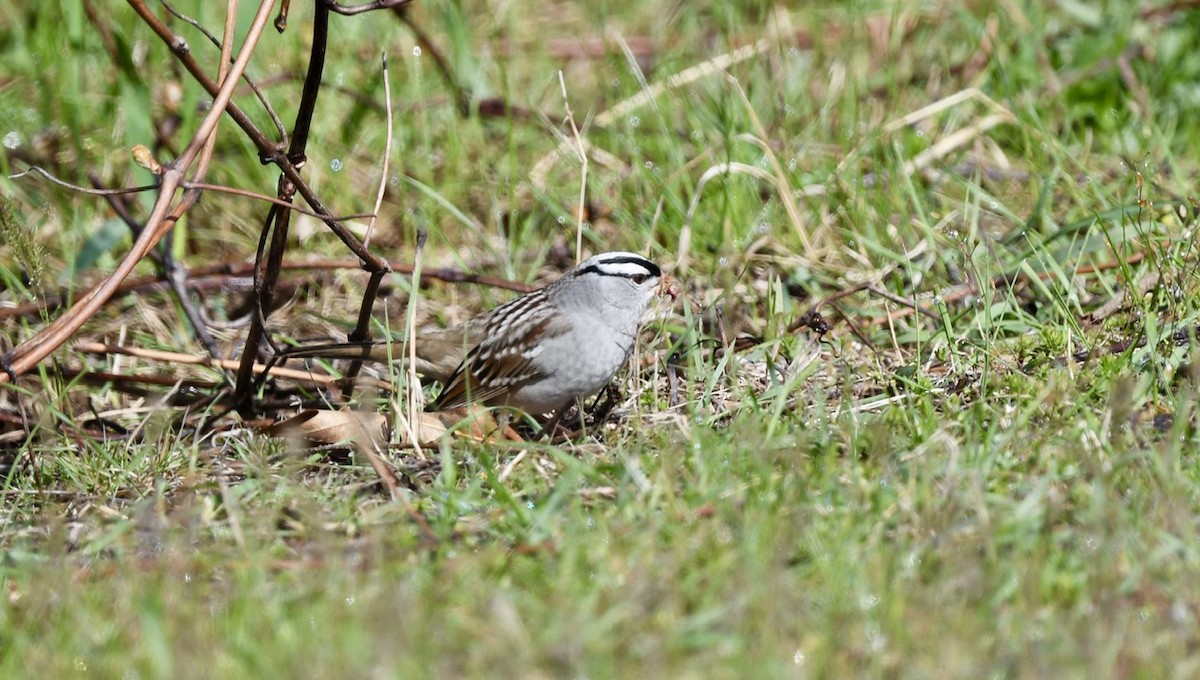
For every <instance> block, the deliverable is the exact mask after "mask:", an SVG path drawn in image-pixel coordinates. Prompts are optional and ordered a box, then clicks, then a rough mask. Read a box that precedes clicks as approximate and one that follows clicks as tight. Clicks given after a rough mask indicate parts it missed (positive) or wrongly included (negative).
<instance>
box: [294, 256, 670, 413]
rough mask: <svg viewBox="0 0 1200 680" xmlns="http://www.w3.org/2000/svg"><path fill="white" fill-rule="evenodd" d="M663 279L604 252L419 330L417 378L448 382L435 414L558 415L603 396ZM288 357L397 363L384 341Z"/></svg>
mask: <svg viewBox="0 0 1200 680" xmlns="http://www.w3.org/2000/svg"><path fill="white" fill-rule="evenodd" d="M662 282H663V275H662V271H661V270H660V269H659V268H658V265H656V264H654V263H653V262H651V261H650V260H647V259H646V258H644V257H642V256H641V255H638V254H636V253H626V252H611V253H602V254H600V255H596V256H595V257H592V258H590V259H588V260H585V261H584V262H582V263H580V264H579V265H578V266H576V267H575V268H574V269H571V270H570V271H568V272H567V273H565V274H563V275H562V277H561V278H559V279H558V280H557V281H554V282H553V283H551V284H550V285H548V286H546V287H545V288H541V289H539V290H535V291H533V292H531V293H527V294H525V295H523V296H521V297H519V298H516V299H515V300H511V301H509V302H506V303H505V304H503V305H500V306H499V307H496V308H495V309H493V310H491V311H490V312H486V313H484V314H481V315H479V316H477V317H474V318H472V319H470V320H468V321H465V322H463V323H461V324H458V325H456V326H452V327H450V328H444V329H440V330H436V331H431V332H425V333H421V334H419V335H418V336H417V344H416V354H417V362H416V363H417V365H416V369H417V372H418V373H420V374H422V375H423V376H425V377H427V378H432V379H434V380H437V381H439V382H441V383H442V384H443V385H444V387H443V388H442V391H441V394H440V395H439V396H438V398H437V399H436V400H435V401H434V402H433V403H432V404H430V405H429V408H430V409H431V410H448V409H453V408H459V407H461V406H465V405H466V404H467V403H469V402H474V403H481V404H485V405H488V406H511V407H515V408H519V409H521V410H522V411H525V412H527V413H530V414H533V415H540V414H546V413H549V412H551V411H555V412H559V413H560V412H561V411H562V410H563V409H564V408H566V407H568V406H570V405H571V404H572V403H574V402H575V400H577V399H580V398H583V397H587V396H589V395H592V394H595V393H596V392H598V391H600V389H601V388H603V387H604V386H605V385H607V384H608V382H609V381H610V380H611V379H612V377H613V375H615V374H616V372H617V371H618V370H619V369H620V368H621V366H622V365H624V363H625V361H626V359H628V358H629V354H630V352H631V351H632V350H633V346H634V343H635V342H636V341H637V334H638V326H639V323H640V321H641V318H642V315H643V313H645V311H646V306H647V305H648V304H649V303H650V301H651V300H652V299H653V298H654V296H655V294H656V292H657V291H658V289H659V288H660V284H661V283H662ZM666 292H668V293H670V294H672V295H673V294H674V291H673V290H670V289H669V288H668V289H667V290H666ZM285 354H286V356H288V357H305V356H321V357H326V358H370V359H375V360H387V359H388V358H390V357H389V354H388V347H387V346H386V345H380V344H375V345H361V344H357V345H356V344H342V345H325V346H322V347H315V348H311V349H309V348H299V349H297V350H291V351H288V352H286V353H285ZM398 354H400V353H399V352H397V355H398ZM396 358H402V357H399V356H397V357H396Z"/></svg>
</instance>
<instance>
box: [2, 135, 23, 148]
mask: <svg viewBox="0 0 1200 680" xmlns="http://www.w3.org/2000/svg"><path fill="white" fill-rule="evenodd" d="M19 146H21V133H20V132H17V131H16V130H13V131H11V132H9V133H8V134H6V135H4V148H6V149H10V150H11V149H16V148H17V147H19Z"/></svg>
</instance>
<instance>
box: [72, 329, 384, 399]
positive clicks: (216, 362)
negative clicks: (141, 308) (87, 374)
mask: <svg viewBox="0 0 1200 680" xmlns="http://www.w3.org/2000/svg"><path fill="white" fill-rule="evenodd" d="M75 349H76V350H78V351H80V352H84V353H87V354H103V355H109V354H121V355H124V356H131V357H138V358H141V359H147V360H149V361H157V362H160V363H164V364H176V365H178V364H183V365H188V366H209V367H211V368H220V369H223V370H227V371H232V370H236V369H237V367H238V366H239V365H240V363H239V362H237V361H233V360H231V359H214V358H212V357H207V356H202V355H198V354H183V353H180V352H165V351H163V350H157V349H143V348H140V347H127V346H123V345H106V344H104V343H100V342H91V341H88V342H79V343H76V344H75ZM254 370H255V371H256V372H257V373H265V374H266V375H269V376H271V377H273V378H284V379H287V380H295V381H296V382H301V383H306V384H310V385H323V386H324V385H332V384H334V383H335V382H337V381H338V380H339V379H340V378H336V377H334V376H331V375H326V374H324V373H314V372H312V371H300V370H296V369H292V368H277V367H271V368H270V369H268V367H267V365H266V364H255V366H254ZM369 383H370V385H371V386H372V387H375V388H378V389H381V390H387V391H391V389H392V385H391V383H389V382H386V381H383V380H370V381H369Z"/></svg>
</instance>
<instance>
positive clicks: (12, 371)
mask: <svg viewBox="0 0 1200 680" xmlns="http://www.w3.org/2000/svg"><path fill="white" fill-rule="evenodd" d="M131 2H134V0H131ZM134 4H137V3H136V2H135V3H134ZM273 4H274V3H273V2H271V1H270V0H263V2H262V3H260V5H259V9H258V12H257V13H256V14H255V17H254V20H253V22H252V23H251V25H250V28H249V30H248V31H247V33H246V38H245V42H244V44H243V45H242V49H241V51H240V52H239V53H238V56H237V60H236V61H235V62H234V65H233V67H232V68H231V69H230V72H229V77H228V78H227V79H226V81H225V82H224V84H223V86H222V87H221V88H220V89H219V90H218V93H217V96H216V98H215V99H214V100H213V104H212V108H211V109H210V110H209V111H208V113H207V115H205V117H204V120H203V121H202V122H201V123H200V126H199V129H198V130H197V131H196V133H195V135H194V136H193V137H192V140H191V141H190V142H189V143H188V145H187V147H186V148H185V149H184V151H183V153H182V154H181V155H180V156H179V157H178V158H176V159H175V160H174V161H171V162H170V163H168V164H167V165H166V166H165V167H164V171H163V175H162V188H161V190H160V192H159V195H158V200H156V201H155V204H154V208H153V209H152V210H151V212H150V217H149V218H148V219H147V220H146V225H145V228H144V229H143V231H142V233H141V235H140V236H139V237H138V238H137V240H135V241H134V244H133V247H132V248H131V249H130V252H129V253H127V254H126V256H125V258H124V259H122V261H121V263H120V264H119V265H118V266H117V268H116V270H114V271H113V272H112V273H111V274H109V275H108V276H107V277H106V278H105V279H104V280H103V281H101V283H100V284H99V285H97V286H96V287H94V288H92V289H91V290H90V291H88V292H87V293H85V294H84V295H83V297H82V298H81V299H80V300H79V302H77V303H76V304H75V306H73V307H72V308H71V309H69V310H68V311H67V312H65V313H64V314H63V315H62V316H60V317H59V318H58V319H56V320H55V321H53V322H52V323H50V324H49V325H48V326H46V327H45V328H43V329H42V330H41V331H39V332H38V333H36V334H35V335H34V336H33V337H32V338H30V339H28V340H26V341H25V342H23V343H21V344H20V345H18V346H17V347H15V348H13V350H12V351H10V352H8V353H7V354H5V355H4V356H3V357H2V358H0V363H2V364H3V369H4V371H5V372H4V374H2V375H0V384H3V383H5V382H8V381H9V380H12V379H15V378H16V377H17V376H18V375H21V374H22V373H25V372H26V371H28V370H29V369H30V368H32V367H33V366H35V365H37V363H38V362H40V361H41V360H42V359H44V358H46V357H47V356H48V355H49V354H50V353H51V352H53V351H54V350H55V349H56V348H58V347H60V346H61V345H62V344H63V343H64V342H66V341H67V340H68V339H69V338H70V337H71V336H72V335H73V334H74V333H75V332H77V331H78V330H79V329H80V327H82V326H83V324H84V323H85V322H86V321H87V320H88V319H90V318H91V317H92V315H93V314H95V313H96V311H97V310H98V309H99V308H100V306H101V305H103V304H104V302H105V301H106V300H108V298H109V297H111V296H112V294H113V293H114V292H116V290H117V288H118V286H119V285H120V283H121V282H122V281H124V280H125V278H126V277H127V276H129V274H130V272H132V271H133V268H134V267H135V266H136V265H137V263H138V262H140V261H141V260H142V259H143V258H145V257H146V254H147V253H148V252H149V251H150V249H151V248H153V247H154V246H155V244H157V243H158V242H159V240H161V239H162V238H163V236H165V235H166V233H167V232H168V231H170V230H171V228H172V227H173V226H174V225H175V223H176V222H177V221H178V220H179V218H180V217H181V216H182V215H183V213H184V212H186V211H187V210H188V209H189V208H190V207H191V206H192V205H193V204H195V202H196V200H198V199H199V197H200V191H198V190H195V189H191V190H185V192H184V195H183V196H182V197H181V198H180V199H179V201H178V203H174V207H172V204H173V202H174V200H175V192H176V191H177V190H179V188H180V183H181V182H182V181H183V177H184V174H185V173H186V172H187V171H188V169H189V168H190V167H191V166H192V163H193V162H194V161H195V160H196V157H197V155H198V154H199V153H200V149H201V147H202V146H203V145H205V144H207V142H208V138H209V136H210V135H212V134H213V132H214V131H215V130H216V126H217V121H218V120H219V119H220V117H221V116H222V115H224V112H225V107H226V106H227V105H228V103H229V98H230V96H231V95H232V93H233V86H234V85H235V84H236V83H237V79H238V78H239V77H240V76H241V74H242V72H243V71H245V69H246V66H247V65H248V64H249V63H250V56H251V55H252V54H253V52H254V46H255V45H256V44H257V43H258V40H259V38H260V37H262V30H263V28H264V27H265V25H266V20H267V17H268V15H269V14H270V10H271V7H272V5H273Z"/></svg>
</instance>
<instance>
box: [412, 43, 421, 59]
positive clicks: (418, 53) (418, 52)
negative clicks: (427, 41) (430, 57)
mask: <svg viewBox="0 0 1200 680" xmlns="http://www.w3.org/2000/svg"><path fill="white" fill-rule="evenodd" d="M413 56H414V57H419V56H421V46H420V45H417V46H415V47H413Z"/></svg>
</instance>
